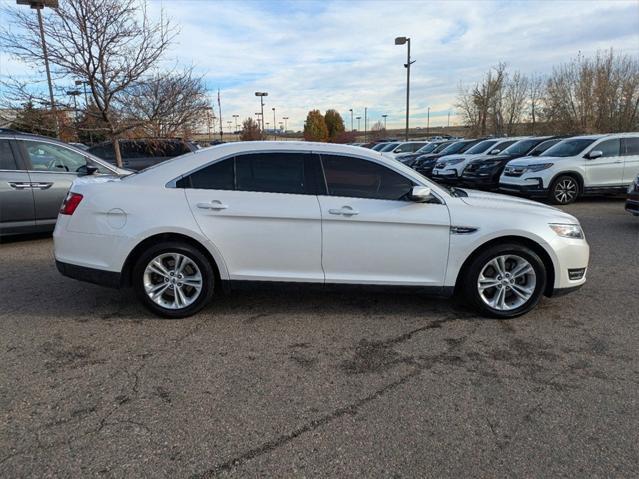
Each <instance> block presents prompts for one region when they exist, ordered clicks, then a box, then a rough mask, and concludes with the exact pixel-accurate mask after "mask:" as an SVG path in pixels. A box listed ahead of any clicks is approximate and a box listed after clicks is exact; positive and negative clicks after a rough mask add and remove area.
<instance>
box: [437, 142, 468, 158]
mask: <svg viewBox="0 0 639 479" xmlns="http://www.w3.org/2000/svg"><path fill="white" fill-rule="evenodd" d="M474 144H475V142H473V141H457V142H455V143H453V144H452V145H448V146H447V147H446V148H444V149H443V150H442V151H441V154H442V156H445V155H452V154H453V153H461V152H463V151H466V150H467V149H468V148H470V147H471V146H473V145H474Z"/></svg>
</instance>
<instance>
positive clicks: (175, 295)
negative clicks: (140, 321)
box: [132, 242, 215, 318]
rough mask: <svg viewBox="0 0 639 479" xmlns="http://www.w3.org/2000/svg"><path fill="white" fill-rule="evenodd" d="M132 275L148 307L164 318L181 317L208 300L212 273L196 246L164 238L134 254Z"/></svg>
mask: <svg viewBox="0 0 639 479" xmlns="http://www.w3.org/2000/svg"><path fill="white" fill-rule="evenodd" d="M132 279H133V288H134V289H135V292H136V294H137V296H138V298H140V301H141V302H142V304H144V305H145V306H146V307H147V308H148V309H149V310H151V311H152V312H153V313H155V314H157V315H159V316H162V317H164V318H184V317H186V316H190V315H192V314H195V313H196V312H198V311H199V310H200V309H202V308H203V307H204V306H206V304H207V303H208V302H209V301H210V300H211V298H212V296H213V290H214V288H213V286H214V282H215V274H214V272H213V267H212V266H211V263H210V261H209V260H208V259H207V258H206V256H204V255H203V254H202V253H201V252H200V251H199V250H198V249H197V248H194V247H193V246H191V245H189V244H186V243H180V242H166V243H159V244H156V245H153V246H151V247H150V248H149V249H147V250H146V251H145V252H144V253H143V254H142V255H141V256H140V257H139V258H138V260H137V262H136V264H135V267H134V268H133V278H132Z"/></svg>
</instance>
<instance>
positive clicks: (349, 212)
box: [328, 206, 359, 216]
mask: <svg viewBox="0 0 639 479" xmlns="http://www.w3.org/2000/svg"><path fill="white" fill-rule="evenodd" d="M328 212H329V213H330V214H332V215H342V216H355V215H357V214H359V211H357V210H354V209H353V208H351V207H350V206H342V207H341V208H340V209H330V210H328Z"/></svg>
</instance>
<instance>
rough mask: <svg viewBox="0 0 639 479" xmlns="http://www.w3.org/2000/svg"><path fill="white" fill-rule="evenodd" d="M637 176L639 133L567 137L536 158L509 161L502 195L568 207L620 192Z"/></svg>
mask: <svg viewBox="0 0 639 479" xmlns="http://www.w3.org/2000/svg"><path fill="white" fill-rule="evenodd" d="M638 173H639V133H618V134H612V135H588V136H577V137H572V138H568V139H566V140H563V141H561V142H559V143H557V144H556V145H555V146H553V147H551V148H549V149H548V150H546V151H545V152H544V153H542V154H541V155H540V156H538V157H536V158H528V157H526V158H519V159H516V160H512V161H511V162H510V163H508V165H506V168H505V169H504V173H503V174H502V175H501V178H500V180H499V188H500V189H501V190H504V191H508V192H514V193H523V194H525V195H528V196H536V197H545V198H548V199H549V200H550V201H551V202H553V203H555V204H562V205H565V204H568V203H572V202H573V201H575V200H576V199H577V198H579V197H580V196H582V195H588V194H601V193H623V192H624V191H626V190H627V188H628V186H629V185H630V184H631V183H632V182H633V180H634V179H635V178H636V176H637V174H638Z"/></svg>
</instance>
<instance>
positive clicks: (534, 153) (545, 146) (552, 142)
mask: <svg viewBox="0 0 639 479" xmlns="http://www.w3.org/2000/svg"><path fill="white" fill-rule="evenodd" d="M560 141H561V138H555V139H554V140H547V141H544V142H543V143H540V144H539V145H537V146H536V147H535V148H533V150H532V151H531V152H529V153H528V155H529V156H539V155H541V154H542V153H543V152H544V151H546V150H547V149H548V148H550V147H551V146H554V145H556V144H557V143H559V142H560Z"/></svg>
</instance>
